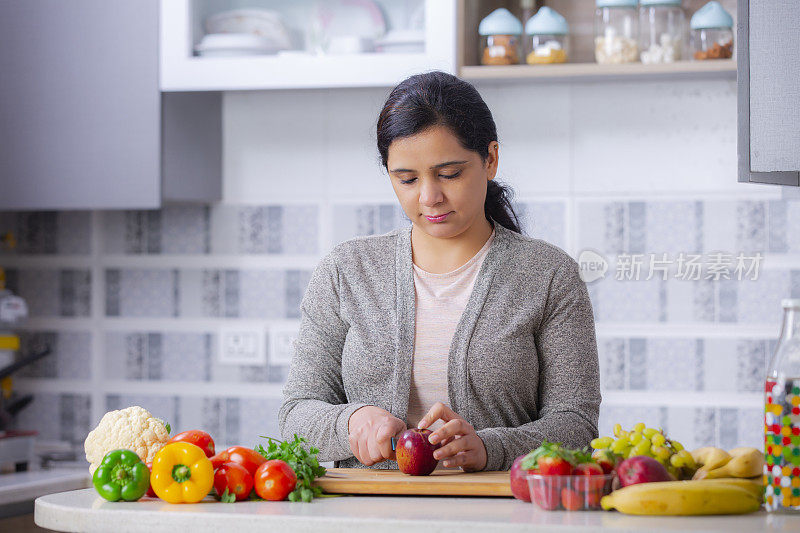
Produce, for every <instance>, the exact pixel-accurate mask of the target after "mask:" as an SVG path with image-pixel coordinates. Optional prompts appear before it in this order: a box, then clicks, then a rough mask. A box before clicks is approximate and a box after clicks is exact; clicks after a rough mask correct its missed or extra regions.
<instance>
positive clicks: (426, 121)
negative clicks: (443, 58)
mask: <svg viewBox="0 0 800 533" xmlns="http://www.w3.org/2000/svg"><path fill="white" fill-rule="evenodd" d="M432 126H445V127H447V128H448V129H450V131H452V132H453V134H454V135H455V136H456V138H457V139H458V141H459V142H460V143H461V146H463V147H464V148H466V149H467V150H472V151H473V152H477V153H478V155H480V156H481V159H483V160H484V161H485V160H486V158H487V157H488V156H489V143H491V142H492V141H496V140H497V127H496V126H495V124H494V119H493V118H492V112H491V111H489V107H488V106H487V105H486V102H484V101H483V98H481V95H480V94H478V91H477V90H476V89H475V87H473V86H472V85H471V84H470V83H468V82H466V81H464V80H461V79H459V78H457V77H456V76H453V75H451V74H447V73H445V72H440V71H434V72H426V73H424V74H416V75H414V76H411V77H410V78H407V79H405V80H404V81H402V82H400V84H399V85H398V86H397V87H395V88H394V89H393V90H392V92H391V94H390V95H389V98H387V99H386V103H385V104H384V105H383V109H382V110H381V114H380V116H379V117H378V128H377V129H378V152H380V155H381V163H382V164H383V166H384V167H385V168H388V167H387V164H388V159H389V145H391V144H392V141H394V140H395V139H399V138H403V137H409V136H411V135H416V134H417V133H420V132H422V131H424V130H426V129H428V128H430V127H432ZM512 196H513V191H512V190H511V188H510V187H508V186H507V185H503V184H501V183H498V182H497V180H494V179H493V180H489V181H488V182H487V186H486V202H485V203H484V211H485V213H486V217H487V218H491V219H492V220H494V221H495V222H497V223H498V224H500V225H501V226H503V227H505V228H508V229H510V230H511V231H515V232H517V233H521V231H520V228H519V219H518V218H517V215H516V213H515V212H514V208H513V207H512V205H511V199H512Z"/></svg>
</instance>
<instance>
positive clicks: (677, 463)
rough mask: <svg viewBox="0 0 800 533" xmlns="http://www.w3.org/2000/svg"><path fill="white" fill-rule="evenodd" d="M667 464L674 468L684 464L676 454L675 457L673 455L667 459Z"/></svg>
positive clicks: (681, 458)
mask: <svg viewBox="0 0 800 533" xmlns="http://www.w3.org/2000/svg"><path fill="white" fill-rule="evenodd" d="M669 464H671V465H672V466H674V467H675V468H680V467H682V466H683V464H684V460H683V457H681V456H680V455H678V454H675V455H673V456H672V457H670V458H669Z"/></svg>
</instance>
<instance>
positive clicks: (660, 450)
mask: <svg viewBox="0 0 800 533" xmlns="http://www.w3.org/2000/svg"><path fill="white" fill-rule="evenodd" d="M651 450H652V452H653V455H655V458H656V459H658V460H659V461H663V462H666V461H668V460H669V458H670V456H671V455H672V454H671V453H670V452H669V450H668V449H666V448H665V447H663V446H654V447H652V448H651Z"/></svg>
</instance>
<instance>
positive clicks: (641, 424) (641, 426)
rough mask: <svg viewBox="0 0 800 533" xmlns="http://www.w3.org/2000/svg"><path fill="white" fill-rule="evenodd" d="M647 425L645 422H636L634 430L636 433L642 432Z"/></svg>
mask: <svg viewBox="0 0 800 533" xmlns="http://www.w3.org/2000/svg"><path fill="white" fill-rule="evenodd" d="M646 427H647V426H645V425H644V422H639V423H638V424H636V425H635V426H633V430H634V431H635V432H636V433H641V432H642V431H644V428H646Z"/></svg>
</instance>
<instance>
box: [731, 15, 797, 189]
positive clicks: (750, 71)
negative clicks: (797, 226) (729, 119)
mask: <svg viewBox="0 0 800 533" xmlns="http://www.w3.org/2000/svg"><path fill="white" fill-rule="evenodd" d="M738 6H739V7H738V13H739V28H738V29H739V31H738V34H739V38H738V41H739V42H738V47H739V51H738V63H739V65H738V67H739V78H738V83H739V149H738V152H739V181H742V182H753V183H773V184H778V185H796V186H797V185H800V33H798V32H799V31H800V30H798V28H800V3H798V2H797V1H796V0H739V4H738Z"/></svg>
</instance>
